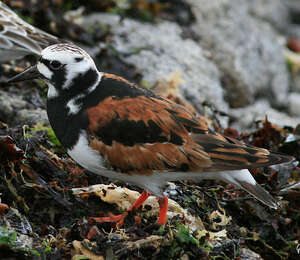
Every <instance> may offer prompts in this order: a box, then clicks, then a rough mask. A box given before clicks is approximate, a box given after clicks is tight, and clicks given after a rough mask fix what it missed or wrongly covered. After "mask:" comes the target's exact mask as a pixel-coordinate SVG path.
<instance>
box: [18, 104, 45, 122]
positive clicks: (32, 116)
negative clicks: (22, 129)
mask: <svg viewBox="0 0 300 260" xmlns="http://www.w3.org/2000/svg"><path fill="white" fill-rule="evenodd" d="M38 122H45V124H46V125H49V121H48V116H47V112H46V110H44V109H40V108H38V109H21V110H19V111H17V114H16V120H15V121H14V123H15V124H21V125H22V124H26V125H35V124H36V123H38Z"/></svg>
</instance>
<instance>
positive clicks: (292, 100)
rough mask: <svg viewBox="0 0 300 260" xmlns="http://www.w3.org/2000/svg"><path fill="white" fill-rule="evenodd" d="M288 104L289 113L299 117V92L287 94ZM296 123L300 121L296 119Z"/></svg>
mask: <svg viewBox="0 0 300 260" xmlns="http://www.w3.org/2000/svg"><path fill="white" fill-rule="evenodd" d="M288 105H289V106H288V108H289V112H290V114H291V115H293V116H298V117H300V93H296V92H292V93H290V94H289V96H288ZM298 123H300V121H298Z"/></svg>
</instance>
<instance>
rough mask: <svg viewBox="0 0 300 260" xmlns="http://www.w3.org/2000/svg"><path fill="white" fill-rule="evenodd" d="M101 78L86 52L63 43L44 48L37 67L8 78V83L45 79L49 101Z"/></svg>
mask: <svg viewBox="0 0 300 260" xmlns="http://www.w3.org/2000/svg"><path fill="white" fill-rule="evenodd" d="M98 75H99V72H98V71H97V68H96V65H95V63H94V61H93V59H92V58H91V57H90V56H89V55H88V54H87V53H86V52H85V51H84V50H82V49H81V48H79V47H77V46H75V45H72V44H65V43H61V44H54V45H51V46H49V47H47V48H45V49H43V50H42V52H41V56H40V58H39V60H38V62H37V64H36V65H34V66H32V67H30V68H28V69H27V70H25V71H24V72H22V73H20V74H18V75H16V76H15V77H13V78H11V79H9V80H8V83H12V82H18V81H24V80H30V79H38V78H39V79H42V80H44V81H45V82H46V83H48V85H49V87H50V88H49V91H48V98H51V97H53V96H56V95H58V94H59V93H60V92H66V91H68V90H70V89H71V88H74V87H75V88H78V86H79V85H80V86H81V87H82V86H83V85H84V86H89V85H91V84H92V83H93V81H96V80H97V79H96V78H97V77H98ZM79 82H81V84H79ZM76 83H77V84H76ZM82 83H85V84H82ZM77 85H78V86H77ZM76 86H77V87H76Z"/></svg>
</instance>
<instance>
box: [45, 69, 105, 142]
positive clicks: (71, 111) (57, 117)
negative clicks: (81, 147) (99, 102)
mask: <svg viewBox="0 0 300 260" xmlns="http://www.w3.org/2000/svg"><path fill="white" fill-rule="evenodd" d="M101 77H102V74H101V73H100V72H98V71H97V70H88V71H87V72H86V73H85V74H82V75H78V76H77V77H75V78H74V79H73V80H72V81H71V82H70V84H71V85H70V86H68V87H67V88H66V89H59V88H57V87H54V86H53V85H50V84H49V90H48V98H47V113H48V118H49V122H50V124H51V126H52V128H53V130H54V132H55V133H56V135H57V138H58V139H59V140H60V141H61V142H62V144H63V145H64V146H65V147H66V148H70V147H72V146H73V145H75V144H76V142H77V140H78V138H79V133H80V130H82V129H83V130H85V129H87V127H88V118H87V116H86V115H85V114H84V113H83V103H84V99H85V97H86V96H87V95H89V94H91V93H92V92H93V91H94V90H95V89H96V88H97V86H98V85H99V83H100V81H101Z"/></svg>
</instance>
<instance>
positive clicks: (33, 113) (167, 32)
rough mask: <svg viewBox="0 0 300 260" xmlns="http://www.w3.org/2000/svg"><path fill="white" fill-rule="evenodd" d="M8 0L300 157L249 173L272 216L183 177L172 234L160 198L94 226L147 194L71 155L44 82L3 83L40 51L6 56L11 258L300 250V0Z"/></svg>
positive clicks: (0, 130) (5, 179)
mask: <svg viewBox="0 0 300 260" xmlns="http://www.w3.org/2000/svg"><path fill="white" fill-rule="evenodd" d="M4 2H6V3H7V4H8V5H9V6H10V7H11V8H12V9H13V10H15V11H17V12H18V14H20V15H22V17H23V18H24V19H25V20H26V21H28V22H31V23H33V24H34V25H35V26H37V27H39V28H41V29H43V30H46V31H48V32H50V33H52V34H55V35H57V36H58V37H61V38H66V39H69V40H72V41H74V42H76V43H77V44H79V45H81V46H82V47H83V48H85V49H86V50H87V51H88V52H89V53H90V54H91V55H92V56H93V57H94V59H95V62H96V64H97V66H98V68H100V70H102V71H106V72H111V73H114V74H118V75H121V76H124V77H126V78H127V79H129V80H131V81H134V82H136V83H138V84H141V85H143V86H145V87H147V88H151V89H153V90H154V91H156V92H157V93H160V94H161V95H164V96H168V97H170V98H172V99H174V100H175V101H176V102H179V103H185V104H186V105H187V106H188V107H189V108H190V109H193V110H194V111H197V112H198V113H201V114H202V115H205V116H206V117H208V118H209V122H210V123H211V126H212V127H214V128H215V129H216V130H218V131H219V132H221V133H224V134H227V135H229V136H232V137H235V138H238V139H241V140H243V141H245V142H247V143H250V144H253V145H256V146H261V147H265V148H268V149H272V150H274V151H279V152H284V153H287V154H290V155H293V156H294V157H295V158H296V162H294V163H290V164H287V165H283V166H280V167H279V166H276V167H275V166H274V167H270V168H265V169H258V170H253V172H252V173H253V174H254V176H255V178H256V179H257V181H258V182H259V183H261V184H262V185H263V186H264V187H265V188H266V189H267V190H269V191H270V192H271V193H272V194H273V195H274V196H275V197H277V198H278V199H279V200H280V204H281V208H280V209H279V210H277V211H275V210H272V209H268V208H266V207H265V206H263V205H261V204H260V203H259V202H257V201H255V200H254V199H252V198H250V197H249V196H248V195H247V194H245V193H244V192H242V191H240V190H236V189H235V188H234V187H232V186H230V185H226V184H224V183H217V182H212V181H204V182H201V183H194V182H178V183H175V184H170V187H169V189H168V190H167V191H166V192H167V194H168V197H169V198H171V199H172V200H173V201H172V202H171V203H170V204H171V206H170V210H169V211H170V212H169V216H168V219H169V221H168V224H167V225H166V226H165V227H164V228H159V227H157V226H156V225H155V223H156V217H157V204H156V203H155V200H153V199H149V202H148V203H147V205H146V206H145V207H144V208H143V209H142V210H140V211H139V212H137V214H138V216H140V220H139V222H140V223H139V224H138V225H133V224H134V220H135V219H134V218H133V216H130V217H128V219H127V222H126V223H125V225H124V227H123V228H121V229H116V228H115V227H113V226H111V225H109V224H95V223H89V222H88V217H90V216H99V215H107V214H108V213H109V212H114V213H117V212H122V211H123V210H124V209H126V208H127V207H128V205H129V203H130V202H131V201H132V200H134V198H135V197H136V196H137V193H136V192H135V191H138V192H141V191H140V190H139V189H137V188H136V187H133V186H128V185H126V184H124V183H119V182H115V183H114V185H115V186H114V185H111V184H110V181H109V180H107V179H105V178H102V177H99V176H95V175H93V174H92V173H89V172H87V171H84V170H83V169H81V168H80V167H79V166H77V165H76V164H75V163H74V162H73V161H72V160H71V159H70V158H68V157H67V156H66V154H65V153H64V151H63V148H62V147H61V146H60V144H59V142H58V141H57V139H56V137H55V135H54V133H53V131H52V130H51V128H50V127H49V124H48V120H47V115H46V112H45V97H46V92H47V90H46V86H45V85H43V84H41V82H26V83H20V84H17V85H10V86H8V85H7V84H5V83H4V82H5V79H6V78H8V77H10V76H12V75H14V74H15V73H17V72H18V71H20V70H21V69H22V68H25V67H26V66H28V65H29V64H30V62H32V61H34V58H33V57H29V58H26V59H23V60H20V61H12V62H7V63H5V64H2V66H1V78H0V81H1V82H2V83H1V85H0V148H1V149H0V163H1V167H0V171H1V174H0V255H1V257H2V258H3V259H22V258H23V259H26V258H29V259H31V258H35V259H70V258H73V259H105V258H107V259H200V258H204V259H271V258H272V259H298V258H299V253H298V252H297V248H298V249H299V250H300V247H299V242H298V241H299V239H300V211H299V210H300V203H299V178H300V175H299V174H300V169H299V168H298V167H297V160H299V159H300V137H299V136H300V130H299V126H298V124H299V123H300V76H299V75H300V72H299V71H300V70H299V68H300V56H299V55H300V54H298V53H299V52H300V20H299V17H300V16H299V15H300V4H299V2H298V1H297V0H286V1H280V0H253V1H242V0H222V1H218V0H211V1H206V0H173V1H168V0H152V1H150V0H135V1H126V0H123V1H121V0H106V1H92V0H91V1H59V0H58V1H38V2H36V1H26V4H24V3H25V1H21V0H20V1H4ZM80 6H83V7H84V8H80ZM70 10H72V11H70ZM266 116H267V118H266ZM297 126H298V127H297ZM97 184H101V185H97ZM91 185H96V186H91ZM103 194H105V195H103Z"/></svg>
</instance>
